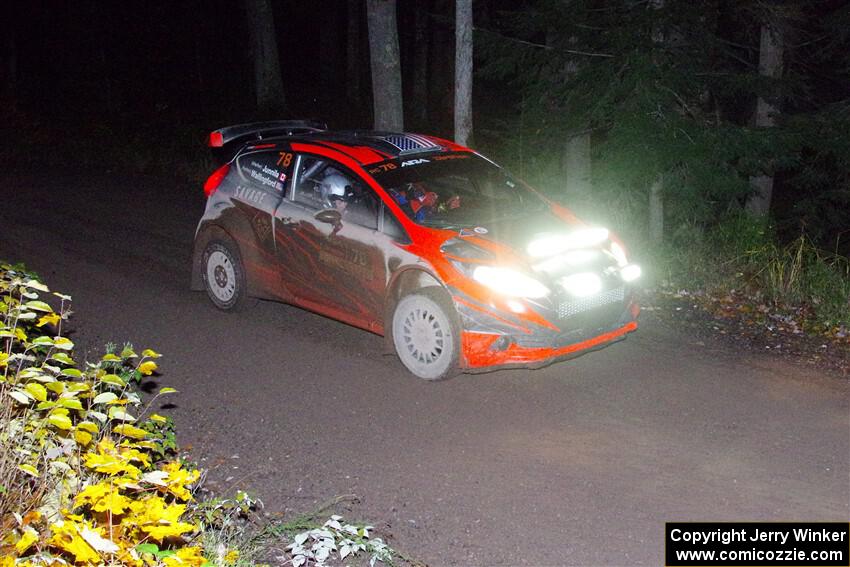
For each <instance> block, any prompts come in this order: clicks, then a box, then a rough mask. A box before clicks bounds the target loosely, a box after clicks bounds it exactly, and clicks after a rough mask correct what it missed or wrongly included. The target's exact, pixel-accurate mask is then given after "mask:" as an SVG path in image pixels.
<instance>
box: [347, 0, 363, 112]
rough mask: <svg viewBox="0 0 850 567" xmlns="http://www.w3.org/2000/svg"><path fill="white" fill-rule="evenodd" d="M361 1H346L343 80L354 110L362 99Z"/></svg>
mask: <svg viewBox="0 0 850 567" xmlns="http://www.w3.org/2000/svg"><path fill="white" fill-rule="evenodd" d="M361 5H362V0H348V14H347V15H348V24H347V25H348V27H347V29H346V42H345V43H346V50H345V78H346V81H345V82H346V87H347V88H346V90H347V94H348V100H349V101H351V102H352V103H353V105H354V106H355V107H356V108H359V107H360V102H361V98H362V92H363V89H362V85H361V82H360V77H361V74H360V69H361V58H360V53H361V51H360V42H361V41H362V39H361V29H362V28H361V24H362V21H363V20H362V16H363V14H362V12H361V10H360V7H361Z"/></svg>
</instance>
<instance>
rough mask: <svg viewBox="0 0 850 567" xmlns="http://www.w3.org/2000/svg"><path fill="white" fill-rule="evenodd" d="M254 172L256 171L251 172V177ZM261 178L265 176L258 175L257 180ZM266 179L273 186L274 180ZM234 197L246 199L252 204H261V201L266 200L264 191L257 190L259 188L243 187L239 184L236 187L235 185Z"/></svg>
mask: <svg viewBox="0 0 850 567" xmlns="http://www.w3.org/2000/svg"><path fill="white" fill-rule="evenodd" d="M254 173H256V172H254V171H252V172H251V174H252V177H253V174H254ZM257 175H258V176H259V175H260V174H259V173H258V174H257ZM262 179H265V178H264V177H262V176H260V178H259V179H258V181H260V180H262ZM268 181H269V182H270V184H271V186H274V184H275V181H274V180H273V179H269V180H268ZM236 197H237V198H239V199H242V200H243V201H246V202H248V203H253V204H254V205H262V204H263V201H265V200H266V193H265V192H263V191H261V190H259V189H252V188H251V187H245V186H244V185H239V186H238V187H236Z"/></svg>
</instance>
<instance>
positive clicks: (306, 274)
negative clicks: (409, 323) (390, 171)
mask: <svg viewBox="0 0 850 567" xmlns="http://www.w3.org/2000/svg"><path fill="white" fill-rule="evenodd" d="M340 176H341V177H342V178H344V179H345V184H346V190H347V196H348V202H347V206H346V208H345V210H344V212H342V213H341V214H340V215H338V221H336V222H326V221H323V220H320V218H321V217H322V215H321V214H320V213H322V212H323V211H324V212H326V211H329V210H331V209H332V208H333V205H332V204H331V203H330V202H329V201H328V195H327V194H325V193H326V192H327V187H326V186H323V180H325V179H329V178H333V179H337V180H338V179H339V177H340ZM380 211H381V201H380V199H379V198H378V196H377V195H376V194H375V193H374V191H373V190H372V189H371V188H370V187H369V186H368V185H367V184H366V183H365V182H364V181H363V180H362V179H361V178H360V177H359V176H357V175H356V174H355V173H353V172H351V171H350V170H348V169H346V168H344V167H343V166H341V165H340V164H338V163H336V162H332V161H329V160H327V159H325V158H319V157H315V156H310V155H300V156H298V161H297V163H296V170H295V174H294V179H293V184H292V190H291V191H290V195H289V198H287V199H284V200H283V201H282V202H281V204H280V205H279V206H278V209H277V212H276V213H275V216H276V223H275V226H276V230H275V238H276V240H277V250H278V258H279V261H280V264H281V269H282V270H283V274H284V279H285V280H286V284H287V287H289V288H290V289H291V290H292V291H293V293H294V294H295V295H296V296H297V298H298V303H301V304H302V305H304V306H305V307H308V308H310V309H313V310H315V311H319V312H321V313H324V314H326V315H329V316H332V317H334V318H337V319H340V320H343V321H346V322H348V323H351V324H354V325H357V326H359V327H363V328H368V329H371V330H378V329H380V327H381V324H382V317H383V305H384V295H385V293H386V286H387V281H388V277H387V262H386V250H387V247H388V246H391V240H392V239H391V238H390V237H389V236H388V235H386V234H384V233H382V232H380V231H379V230H378V227H379V213H380ZM317 216H318V217H319V218H317Z"/></svg>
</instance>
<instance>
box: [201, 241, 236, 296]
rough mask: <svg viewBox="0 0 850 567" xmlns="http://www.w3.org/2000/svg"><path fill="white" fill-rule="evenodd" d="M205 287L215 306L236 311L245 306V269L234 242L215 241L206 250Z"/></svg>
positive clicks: (204, 263) (204, 264)
mask: <svg viewBox="0 0 850 567" xmlns="http://www.w3.org/2000/svg"><path fill="white" fill-rule="evenodd" d="M203 266H204V271H203V276H204V287H205V288H206V290H207V295H209V297H210V300H212V302H213V304H214V305H215V306H216V307H218V308H219V309H222V310H224V311H235V310H238V309H240V308H241V307H242V306H243V305H244V304H245V297H246V289H245V287H246V285H245V269H244V268H243V266H242V259H241V258H240V257H239V249H238V248H237V247H236V245H235V244H233V243H232V242H223V241H221V240H213V241H211V242H210V243H209V244H207V247H206V248H205V249H204V258H203Z"/></svg>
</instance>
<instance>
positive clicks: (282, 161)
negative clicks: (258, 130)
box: [277, 152, 292, 181]
mask: <svg viewBox="0 0 850 567" xmlns="http://www.w3.org/2000/svg"><path fill="white" fill-rule="evenodd" d="M278 155H279V156H280V157H279V158H278V160H277V164H278V165H280V166H283V167H289V164H290V163H292V154H291V153H289V152H278ZM281 181H283V179H281Z"/></svg>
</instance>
